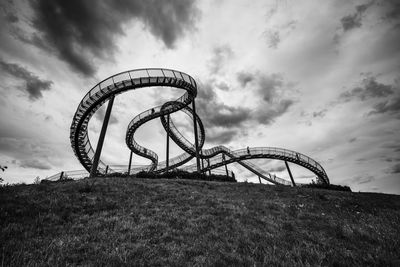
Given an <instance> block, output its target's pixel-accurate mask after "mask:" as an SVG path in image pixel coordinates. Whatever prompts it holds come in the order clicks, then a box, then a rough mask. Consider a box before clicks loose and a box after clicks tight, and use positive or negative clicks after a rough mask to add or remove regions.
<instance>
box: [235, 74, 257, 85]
mask: <svg viewBox="0 0 400 267" xmlns="http://www.w3.org/2000/svg"><path fill="white" fill-rule="evenodd" d="M254 78H255V77H254V75H253V74H252V73H249V72H239V73H238V74H237V80H238V82H239V84H240V86H242V87H246V85H247V84H248V83H249V82H251V81H253V80H254Z"/></svg>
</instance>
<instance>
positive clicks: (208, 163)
mask: <svg viewBox="0 0 400 267" xmlns="http://www.w3.org/2000/svg"><path fill="white" fill-rule="evenodd" d="M207 165H208V166H207V167H208V168H209V167H210V159H207ZM208 175H211V169H208Z"/></svg>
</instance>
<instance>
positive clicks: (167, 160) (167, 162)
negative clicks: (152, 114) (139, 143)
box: [165, 114, 169, 172]
mask: <svg viewBox="0 0 400 267" xmlns="http://www.w3.org/2000/svg"><path fill="white" fill-rule="evenodd" d="M167 125H168V127H167V149H166V153H167V155H166V160H165V164H166V172H168V171H169V114H168V115H167Z"/></svg>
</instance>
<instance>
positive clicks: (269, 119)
mask: <svg viewBox="0 0 400 267" xmlns="http://www.w3.org/2000/svg"><path fill="white" fill-rule="evenodd" d="M293 103H294V102H293V101H292V100H290V99H283V100H281V101H279V102H278V103H276V104H274V106H273V107H266V108H264V109H263V108H262V107H261V108H259V110H258V112H257V115H256V119H257V121H258V122H259V123H261V124H265V125H267V124H271V123H273V122H274V121H275V119H276V118H278V117H280V116H282V115H283V114H285V113H286V112H287V111H288V110H289V107H290V106H291V105H293Z"/></svg>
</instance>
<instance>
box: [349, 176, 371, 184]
mask: <svg viewBox="0 0 400 267" xmlns="http://www.w3.org/2000/svg"><path fill="white" fill-rule="evenodd" d="M374 180H375V178H374V177H373V176H372V175H367V176H362V175H359V176H356V177H353V178H352V179H351V180H350V181H351V182H352V183H356V184H367V183H370V182H372V181H374Z"/></svg>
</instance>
